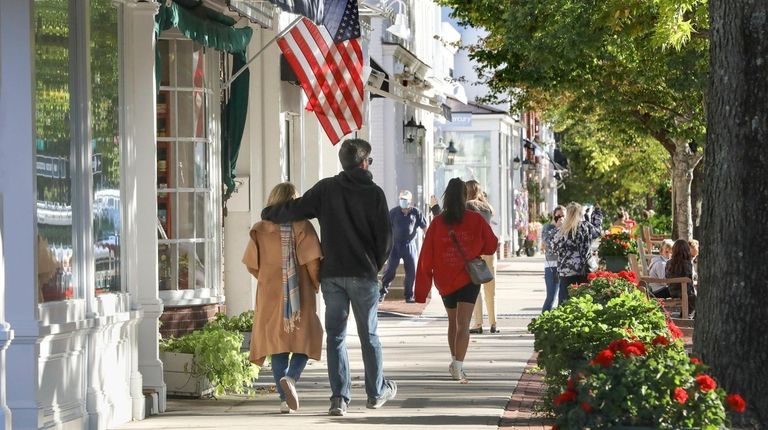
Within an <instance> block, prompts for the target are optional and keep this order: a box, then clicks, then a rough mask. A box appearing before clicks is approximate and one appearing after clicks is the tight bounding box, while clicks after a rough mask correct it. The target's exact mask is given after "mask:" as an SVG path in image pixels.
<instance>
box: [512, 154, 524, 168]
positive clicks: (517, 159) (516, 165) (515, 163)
mask: <svg viewBox="0 0 768 430" xmlns="http://www.w3.org/2000/svg"><path fill="white" fill-rule="evenodd" d="M521 165H522V162H520V157H515V158H513V159H512V168H513V169H514V170H520V166H521Z"/></svg>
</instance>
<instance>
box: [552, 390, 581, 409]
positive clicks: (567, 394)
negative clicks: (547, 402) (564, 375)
mask: <svg viewBox="0 0 768 430" xmlns="http://www.w3.org/2000/svg"><path fill="white" fill-rule="evenodd" d="M574 400H576V392H575V391H573V390H565V391H563V392H562V393H561V394H560V395H559V396H557V397H555V400H553V401H552V404H553V405H555V406H560V405H561V404H563V403H566V402H572V401H574Z"/></svg>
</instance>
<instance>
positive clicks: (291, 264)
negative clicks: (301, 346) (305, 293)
mask: <svg viewBox="0 0 768 430" xmlns="http://www.w3.org/2000/svg"><path fill="white" fill-rule="evenodd" d="M280 245H281V251H282V254H283V259H282V263H283V329H284V330H285V331H286V332H288V333H290V332H292V331H293V330H295V329H296V322H297V321H299V320H301V314H300V310H301V305H300V302H299V273H298V271H297V268H298V264H297V261H296V244H295V243H294V241H293V227H292V226H291V224H290V223H288V224H280Z"/></svg>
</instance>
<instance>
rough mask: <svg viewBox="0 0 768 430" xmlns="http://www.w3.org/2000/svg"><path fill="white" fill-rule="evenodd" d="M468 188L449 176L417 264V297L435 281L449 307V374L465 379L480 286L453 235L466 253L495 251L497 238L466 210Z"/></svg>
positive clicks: (469, 255) (422, 297)
mask: <svg viewBox="0 0 768 430" xmlns="http://www.w3.org/2000/svg"><path fill="white" fill-rule="evenodd" d="M466 204H467V189H466V187H465V186H464V182H463V181H462V180H461V179H459V178H453V179H451V180H450V182H448V186H447V187H446V189H445V194H443V212H442V213H441V214H440V215H438V216H437V217H435V219H433V220H432V223H430V224H429V228H428V229H427V234H426V236H425V237H424V243H423V245H422V246H421V253H420V254H419V264H418V267H417V268H416V291H415V296H416V297H415V298H416V301H417V302H419V303H424V302H425V301H426V300H427V294H428V293H429V290H430V289H431V288H432V282H433V281H434V283H435V287H437V291H439V292H440V296H441V297H442V299H443V305H445V310H446V312H448V346H449V348H450V349H451V364H450V366H448V371H449V372H450V373H451V376H452V377H453V379H455V380H457V381H460V382H461V383H467V377H466V374H465V373H464V356H465V355H466V354H467V346H468V345H469V321H470V319H471V318H472V312H473V311H474V308H475V301H476V300H477V293H478V292H480V286H479V285H475V284H473V283H472V280H470V278H469V274H467V272H466V270H464V258H463V257H462V255H461V252H459V250H458V248H457V246H456V243H455V242H454V241H453V239H452V238H451V233H452V232H453V234H454V235H455V237H456V239H457V240H458V242H459V246H461V249H462V251H463V253H464V255H465V256H466V257H467V258H468V259H473V258H475V257H477V256H479V255H491V254H493V253H494V252H496V247H497V246H498V244H499V239H498V238H497V237H496V235H495V234H493V230H491V227H490V226H489V225H488V223H487V222H485V220H484V219H483V217H482V215H480V214H479V213H477V212H474V211H471V210H467V209H466Z"/></svg>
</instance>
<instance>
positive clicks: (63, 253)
mask: <svg viewBox="0 0 768 430" xmlns="http://www.w3.org/2000/svg"><path fill="white" fill-rule="evenodd" d="M68 3H69V2H68V1H66V0H38V1H35V2H34V43H35V135H36V138H35V149H36V154H37V155H36V170H37V245H38V252H37V260H38V262H37V263H38V264H37V265H38V276H37V278H38V279H37V283H38V285H37V288H38V299H39V301H40V302H51V301H60V300H68V299H73V298H78V297H82V293H81V291H84V287H85V285H83V284H82V282H80V281H77V280H78V279H80V280H83V279H87V278H88V277H86V276H78V275H79V273H77V270H78V269H77V267H89V265H88V264H83V265H81V266H78V265H76V264H74V263H75V262H76V261H80V262H83V258H85V256H84V255H75V251H74V250H75V247H74V246H73V242H74V240H73V237H74V235H82V234H85V232H81V231H75V228H73V222H72V221H73V219H83V218H85V219H86V220H88V221H87V222H92V223H93V233H94V243H93V244H92V246H93V247H94V249H93V255H94V258H95V268H96V269H95V270H96V273H95V276H94V277H93V279H94V282H95V283H96V285H95V289H96V292H97V293H102V292H108V291H118V290H119V289H120V228H121V206H120V138H119V116H118V107H119V101H118V49H117V12H116V9H115V8H114V6H113V4H112V2H111V1H110V0H91V1H90V2H89V5H90V16H91V19H90V22H89V23H87V24H86V26H88V25H89V26H90V34H91V47H90V50H91V52H90V58H91V59H92V61H91V64H90V65H91V75H90V76H80V75H78V76H73V74H72V72H71V70H70V57H71V56H72V55H73V53H72V52H71V49H73V48H72V46H73V45H72V40H71V31H72V30H71V29H70V21H71V20H70V17H69V5H68ZM89 78H90V81H89ZM74 79H77V81H78V82H77V84H78V85H84V84H87V83H88V82H90V84H91V91H90V94H91V100H90V101H91V103H90V109H91V111H90V114H91V130H90V136H91V140H90V141H89V142H86V141H85V140H83V141H82V142H80V141H74V140H73V138H72V136H73V134H72V130H73V128H72V127H73V126H75V125H74V124H73V121H77V120H78V119H83V118H87V117H88V112H87V111H86V110H85V109H87V108H82V109H81V108H80V107H77V109H78V111H77V112H75V111H72V109H73V107H72V100H71V88H70V87H71V85H72V82H73V80H74ZM78 126H79V125H78ZM89 145H90V147H89ZM89 151H90V153H91V154H92V155H91V168H90V171H78V170H77V169H76V168H75V167H74V166H75V165H74V164H73V163H72V162H71V160H72V159H73V157H78V156H80V155H83V154H86V153H88V152H89ZM80 170H83V169H80ZM88 175H90V176H92V184H93V187H92V188H91V189H90V190H88V192H89V193H92V197H93V208H92V210H90V209H89V206H88V204H87V203H88V200H87V199H86V198H84V196H80V197H78V196H77V195H75V194H76V193H75V192H74V189H73V186H72V185H73V184H75V183H83V182H82V181H84V180H85V179H86V178H88ZM76 282H79V285H76Z"/></svg>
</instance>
